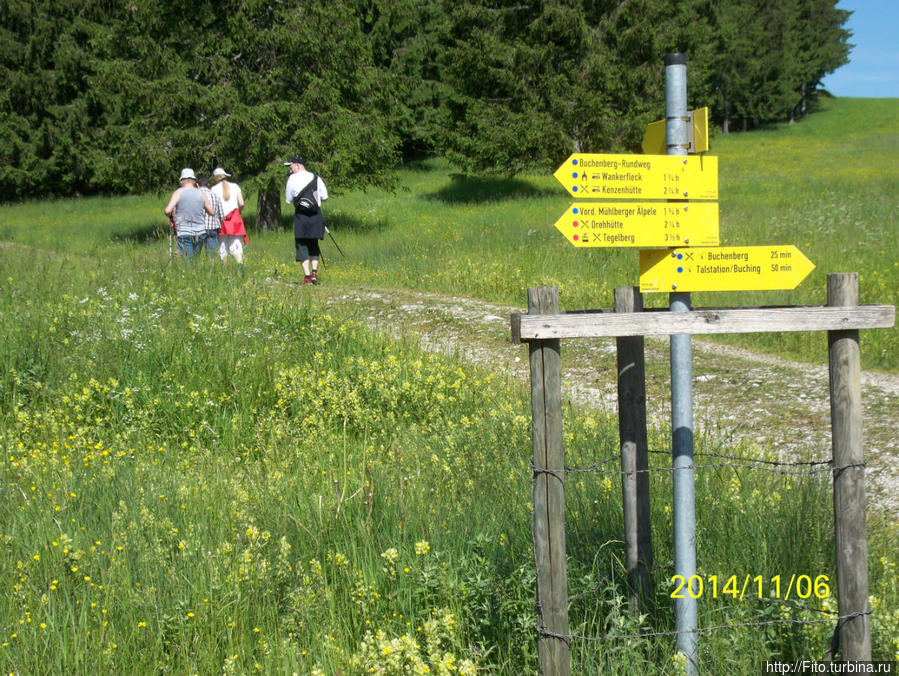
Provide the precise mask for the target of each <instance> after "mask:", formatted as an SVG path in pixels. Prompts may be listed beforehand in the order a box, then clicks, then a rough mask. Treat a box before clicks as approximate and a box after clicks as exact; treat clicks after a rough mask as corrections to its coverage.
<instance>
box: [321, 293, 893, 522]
mask: <svg viewBox="0 0 899 676" xmlns="http://www.w3.org/2000/svg"><path fill="white" fill-rule="evenodd" d="M316 291H318V292H325V293H327V294H328V302H329V303H336V304H341V305H344V304H346V305H354V306H356V307H357V308H358V310H359V313H360V318H361V319H362V320H366V321H368V322H370V323H371V324H372V325H374V326H376V327H378V328H380V329H383V330H386V331H390V332H392V333H394V334H396V333H397V332H398V331H401V332H403V333H404V334H405V335H407V336H414V337H416V338H417V339H418V341H419V343H420V344H421V346H422V347H423V348H424V349H426V350H429V351H434V352H443V353H448V354H455V355H458V356H460V357H462V358H464V359H465V360H468V361H470V362H472V363H475V364H477V365H479V366H486V367H487V368H488V369H490V370H492V371H494V372H495V373H497V374H500V375H508V376H510V377H514V378H516V379H520V380H521V381H522V382H526V381H527V378H528V372H527V371H528V363H527V362H528V359H527V347H526V346H524V345H516V344H513V343H512V342H511V338H510V328H509V315H510V314H511V313H512V312H524V311H525V309H524V308H523V307H518V308H516V307H510V306H499V305H493V304H489V303H484V302H481V301H477V300H472V299H469V298H461V297H455V296H442V295H437V294H425V293H415V292H411V291H399V290H352V291H350V290H340V289H327V288H326V287H319V288H318V289H316ZM562 355H563V368H564V371H563V381H564V391H563V396H565V397H567V398H569V399H570V400H572V401H574V402H577V403H582V404H587V405H590V406H596V407H598V408H601V409H605V410H611V411H613V412H614V411H615V410H616V407H617V390H616V382H617V373H616V367H615V342H614V340H612V339H596V340H578V341H574V340H571V341H565V342H564V343H563V345H562ZM669 369H670V366H669V353H668V340H667V338H651V339H647V340H646V372H647V416H648V418H649V420H650V423H651V424H652V423H654V422H660V423H662V424H667V422H668V420H669V418H670V385H669V379H670V371H669ZM693 375H694V378H693V381H694V382H693V396H694V406H693V408H694V427H695V431H696V433H697V435H699V434H705V435H709V436H712V437H714V438H716V439H719V440H722V441H724V443H726V444H730V445H731V446H732V447H737V446H743V450H742V451H741V452H743V453H745V452H747V450H746V448H745V447H746V446H747V445H748V446H749V447H750V448H751V447H753V446H755V447H771V448H774V449H776V452H777V453H778V455H780V457H781V458H782V459H785V460H786V459H791V460H821V459H829V458H830V457H831V439H830V402H829V398H828V380H829V376H828V369H827V365H826V364H822V365H816V364H811V365H810V364H804V363H798V362H793V361H789V360H786V359H781V358H779V357H777V356H774V355H768V354H761V353H755V352H752V351H750V350H746V349H742V348H737V347H732V346H727V345H722V344H720V343H715V342H712V341H708V340H702V339H699V338H694V340H693ZM862 400H863V405H864V416H865V418H864V434H865V437H864V438H865V444H866V446H865V460H866V463H867V475H866V476H867V480H868V483H867V485H868V496H869V505H870V506H871V507H872V508H874V509H877V510H884V511H885V512H887V513H888V514H889V515H891V516H899V463H897V462H896V460H897V459H899V429H897V424H899V376H895V375H890V374H883V373H873V372H865V373H864V374H863V376H862Z"/></svg>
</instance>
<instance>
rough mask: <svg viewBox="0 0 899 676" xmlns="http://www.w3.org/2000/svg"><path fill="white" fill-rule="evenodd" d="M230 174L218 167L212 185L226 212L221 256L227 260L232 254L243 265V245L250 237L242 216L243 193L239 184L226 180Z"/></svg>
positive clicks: (223, 221)
mask: <svg viewBox="0 0 899 676" xmlns="http://www.w3.org/2000/svg"><path fill="white" fill-rule="evenodd" d="M230 176H231V174H229V173H227V172H226V171H225V170H224V169H222V168H221V167H216V168H215V171H213V172H212V178H213V179H215V181H216V183H215V185H213V186H212V192H213V194H215V195H218V197H219V199H220V200H221V201H222V211H223V212H224V214H225V217H224V219H223V220H222V229H221V232H220V233H219V258H221V259H222V261H225V260H226V259H227V258H228V254H231V255H232V256H234V260H236V261H237V262H238V263H240V264H241V265H243V247H244V245H245V244H249V241H250V239H249V237H247V229H246V226H245V225H244V222H243V217H242V216H241V212H242V211H243V193H242V192H241V190H240V186H239V185H237V184H236V183H234V182H232V181H227V180H225V179H227V178H230Z"/></svg>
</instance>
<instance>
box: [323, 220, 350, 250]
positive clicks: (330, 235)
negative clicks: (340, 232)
mask: <svg viewBox="0 0 899 676" xmlns="http://www.w3.org/2000/svg"><path fill="white" fill-rule="evenodd" d="M325 232H327V233H328V236H329V237H330V238H331V241H332V242H334V246H336V247H337V251H339V252H340V255H341V256H342V257H343V258H346V254H345V253H343V249H341V248H340V245H339V244H338V243H337V240H336V239H334V235H332V234H331V231H330V230H329V229H328V226H327V225H326V226H325Z"/></svg>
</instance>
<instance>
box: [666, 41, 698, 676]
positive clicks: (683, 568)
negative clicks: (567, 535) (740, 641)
mask: <svg viewBox="0 0 899 676" xmlns="http://www.w3.org/2000/svg"><path fill="white" fill-rule="evenodd" d="M687 120H688V116H687V56H686V54H668V55H666V56H665V137H666V145H667V154H668V155H686V154H687V147H688V145H689V139H688V135H687ZM669 307H670V310H671V312H688V311H689V310H690V294H689V293H682V292H677V291H676V290H675V291H673V292H672V293H671V294H670V295H669ZM670 350H671V428H672V430H673V431H672V449H671V455H672V466H673V469H674V471H673V472H672V478H673V484H674V573H675V575H682V576H683V579H684V580H686V581H687V587H686V592H687V593H685V594H684V595H683V598H676V599H675V600H674V614H675V623H676V624H675V626H676V629H677V632H678V634H677V649H678V651H679V652H681V653H683V655H684V656H685V657H686V658H687V665H686V666H687V674H689V675H691V676H692V675H694V674H696V671H697V656H696V628H697V613H696V599H695V598H694V597H693V594H692V593H690V592H694V593H695V590H693V588H692V584H691V582H692V580H691V578H692V576H694V575H695V574H696V513H695V502H694V482H693V480H694V478H693V344H692V338H691V336H690V334H678V335H672V336H671V347H670Z"/></svg>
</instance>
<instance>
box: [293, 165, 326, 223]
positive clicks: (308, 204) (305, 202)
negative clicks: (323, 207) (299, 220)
mask: <svg viewBox="0 0 899 676" xmlns="http://www.w3.org/2000/svg"><path fill="white" fill-rule="evenodd" d="M317 187H318V176H317V175H315V174H312V180H311V181H309V185H307V186H306V187H305V188H303V189H302V190H301V191H300V193H299V194H298V195H297V196H296V197H294V199H293V206H294V209H296V212H297V213H298V214H304V215H306V216H314V215H315V214H317V213H318V212H319V211H320V207H319V206H318V203H317V202H316V201H315V196H314V195H313V193H314V192H315V189H316V188H317Z"/></svg>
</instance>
